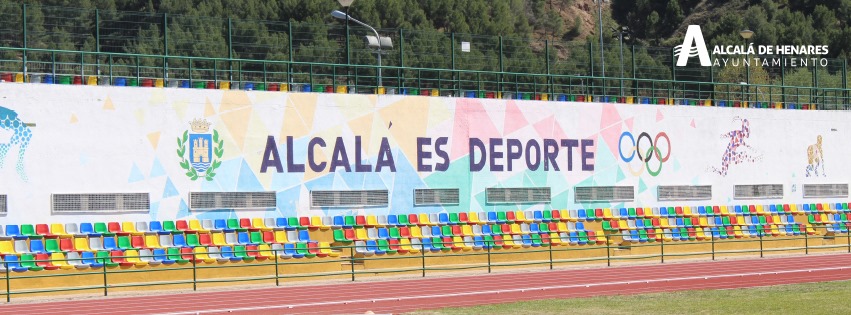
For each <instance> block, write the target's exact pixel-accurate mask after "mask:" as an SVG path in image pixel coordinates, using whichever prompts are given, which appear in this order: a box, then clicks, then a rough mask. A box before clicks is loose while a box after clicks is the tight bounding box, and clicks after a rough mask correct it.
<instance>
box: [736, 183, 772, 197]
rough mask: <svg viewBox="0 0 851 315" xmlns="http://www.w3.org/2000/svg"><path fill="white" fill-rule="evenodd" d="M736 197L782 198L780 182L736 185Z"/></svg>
mask: <svg viewBox="0 0 851 315" xmlns="http://www.w3.org/2000/svg"><path fill="white" fill-rule="evenodd" d="M735 198H736V199H759V198H783V185H782V184H762V185H736V192H735Z"/></svg>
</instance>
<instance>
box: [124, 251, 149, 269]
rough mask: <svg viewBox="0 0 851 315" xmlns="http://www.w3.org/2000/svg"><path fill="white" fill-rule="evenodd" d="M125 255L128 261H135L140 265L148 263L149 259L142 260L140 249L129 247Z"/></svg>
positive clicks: (135, 263) (134, 262)
mask: <svg viewBox="0 0 851 315" xmlns="http://www.w3.org/2000/svg"><path fill="white" fill-rule="evenodd" d="M124 256H125V260H127V262H130V263H133V264H134V265H136V266H138V267H143V266H147V265H148V262H147V261H142V259H140V258H139V251H138V250H135V249H128V250H126V251H124Z"/></svg>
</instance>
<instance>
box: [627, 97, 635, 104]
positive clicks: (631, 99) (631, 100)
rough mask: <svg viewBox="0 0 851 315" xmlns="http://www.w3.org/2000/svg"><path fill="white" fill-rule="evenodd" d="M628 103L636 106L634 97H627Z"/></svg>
mask: <svg viewBox="0 0 851 315" xmlns="http://www.w3.org/2000/svg"><path fill="white" fill-rule="evenodd" d="M626 103H627V104H635V98H634V97H632V96H627V97H626Z"/></svg>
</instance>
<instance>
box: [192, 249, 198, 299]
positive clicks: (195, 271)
mask: <svg viewBox="0 0 851 315" xmlns="http://www.w3.org/2000/svg"><path fill="white" fill-rule="evenodd" d="M196 258H198V257H197V256H195V251H193V252H192V291H198V268H196V263H195V261H196Z"/></svg>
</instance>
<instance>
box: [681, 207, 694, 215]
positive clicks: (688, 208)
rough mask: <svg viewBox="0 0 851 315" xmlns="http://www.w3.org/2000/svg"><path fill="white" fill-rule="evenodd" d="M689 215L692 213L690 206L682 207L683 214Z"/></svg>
mask: <svg viewBox="0 0 851 315" xmlns="http://www.w3.org/2000/svg"><path fill="white" fill-rule="evenodd" d="M691 215H692V213H691V207H689V206H685V207H683V216H686V217H690V216H691Z"/></svg>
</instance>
